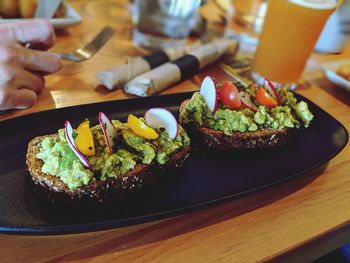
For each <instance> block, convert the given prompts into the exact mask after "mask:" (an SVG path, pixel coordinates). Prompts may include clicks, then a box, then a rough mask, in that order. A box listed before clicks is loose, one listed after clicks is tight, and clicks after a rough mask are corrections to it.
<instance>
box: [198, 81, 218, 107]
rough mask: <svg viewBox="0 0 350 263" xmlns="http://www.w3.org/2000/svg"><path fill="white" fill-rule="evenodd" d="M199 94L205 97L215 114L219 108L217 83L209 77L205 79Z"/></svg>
mask: <svg viewBox="0 0 350 263" xmlns="http://www.w3.org/2000/svg"><path fill="white" fill-rule="evenodd" d="M199 93H200V94H201V95H202V96H203V98H204V100H205V102H206V103H207V105H208V107H209V109H210V111H211V112H213V113H214V112H215V111H216V109H217V106H218V92H217V88H216V83H215V81H214V80H213V79H212V78H211V77H209V76H207V77H205V78H204V79H203V81H202V84H201V88H200V91H199Z"/></svg>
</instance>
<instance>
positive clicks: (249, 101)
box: [239, 91, 258, 112]
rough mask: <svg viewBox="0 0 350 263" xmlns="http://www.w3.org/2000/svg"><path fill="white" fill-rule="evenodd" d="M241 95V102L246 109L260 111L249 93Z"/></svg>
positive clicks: (241, 93) (242, 92)
mask: <svg viewBox="0 0 350 263" xmlns="http://www.w3.org/2000/svg"><path fill="white" fill-rule="evenodd" d="M239 95H240V96H241V102H242V105H243V106H244V107H246V108H248V109H251V110H252V111H254V112H257V111H258V108H257V107H256V106H255V104H254V103H253V101H252V99H251V98H250V95H249V94H248V93H247V92H244V91H241V92H240V93H239Z"/></svg>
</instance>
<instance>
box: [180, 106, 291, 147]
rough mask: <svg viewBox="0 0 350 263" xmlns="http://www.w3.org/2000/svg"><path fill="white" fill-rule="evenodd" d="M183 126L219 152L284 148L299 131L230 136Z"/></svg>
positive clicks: (243, 133)
mask: <svg viewBox="0 0 350 263" xmlns="http://www.w3.org/2000/svg"><path fill="white" fill-rule="evenodd" d="M188 103H189V100H185V101H183V102H182V103H181V106H180V112H181V111H183V110H185V107H186V105H187V104H188ZM181 125H182V126H183V127H184V128H185V129H186V131H187V132H188V134H189V136H190V137H191V138H192V139H194V140H196V141H197V142H199V143H200V144H203V145H205V146H207V147H209V148H215V149H217V150H230V149H264V148H272V147H278V146H282V145H284V144H286V143H288V142H289V141H290V140H291V139H292V138H293V136H294V134H295V131H296V130H297V129H290V128H284V129H281V130H273V129H261V130H257V131H252V132H251V131H247V132H232V133H231V134H230V135H227V134H225V133H224V132H222V131H218V130H214V129H210V128H205V127H199V126H198V125H196V124H195V123H189V124H183V123H181Z"/></svg>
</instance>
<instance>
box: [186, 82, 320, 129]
mask: <svg viewBox="0 0 350 263" xmlns="http://www.w3.org/2000/svg"><path fill="white" fill-rule="evenodd" d="M246 92H247V93H249V94H251V95H252V94H255V93H254V90H253V89H250V90H247V91H246ZM279 93H280V96H281V99H282V105H283V106H276V107H273V108H268V107H265V106H262V105H260V106H259V105H257V107H258V110H257V111H256V112H253V111H252V110H250V109H248V108H245V107H243V106H242V107H241V108H240V109H238V110H231V109H229V108H227V107H225V106H224V105H222V104H221V103H219V106H218V108H217V110H216V111H215V113H212V112H211V111H210V110H209V108H208V106H207V104H206V102H205V100H204V98H203V97H202V96H201V95H200V94H199V92H196V93H194V94H193V96H192V98H191V100H190V101H189V103H188V104H187V106H186V107H185V109H184V110H182V111H181V112H180V123H183V124H186V123H190V122H193V123H196V124H197V125H199V126H202V127H207V128H211V129H215V130H220V131H223V132H224V133H225V134H228V135H229V134H231V133H232V132H234V131H239V132H246V131H256V130H258V129H264V128H270V129H275V130H280V129H283V128H299V127H300V126H301V124H303V125H304V127H308V126H309V123H310V121H311V120H312V119H313V115H312V113H311V112H310V111H309V109H308V106H307V104H306V103H305V102H304V101H301V102H299V103H298V102H297V100H296V98H295V97H294V95H293V93H292V92H290V91H288V90H287V88H281V89H279Z"/></svg>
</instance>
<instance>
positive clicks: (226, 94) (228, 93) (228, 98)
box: [219, 81, 241, 110]
mask: <svg viewBox="0 0 350 263" xmlns="http://www.w3.org/2000/svg"><path fill="white" fill-rule="evenodd" d="M219 98H220V101H221V102H222V103H223V104H224V105H226V106H228V107H229V108H230V109H231V110H234V109H239V108H240V107H241V99H240V96H239V92H238V89H237V87H236V86H235V84H233V83H232V82H231V81H225V82H224V83H222V85H221V89H220V91H219Z"/></svg>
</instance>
